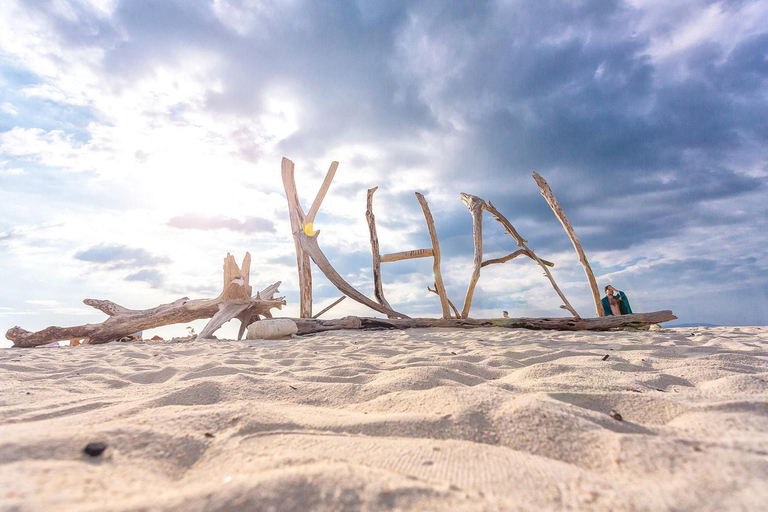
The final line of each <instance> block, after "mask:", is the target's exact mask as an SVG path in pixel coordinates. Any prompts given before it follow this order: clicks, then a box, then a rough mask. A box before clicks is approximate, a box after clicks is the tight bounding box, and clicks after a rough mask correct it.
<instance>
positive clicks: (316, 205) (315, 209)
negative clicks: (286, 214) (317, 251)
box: [305, 162, 339, 224]
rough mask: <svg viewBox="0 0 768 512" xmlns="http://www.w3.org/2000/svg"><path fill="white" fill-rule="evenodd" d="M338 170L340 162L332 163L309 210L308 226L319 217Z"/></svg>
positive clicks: (306, 221)
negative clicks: (318, 213) (321, 206)
mask: <svg viewBox="0 0 768 512" xmlns="http://www.w3.org/2000/svg"><path fill="white" fill-rule="evenodd" d="M338 168H339V162H331V167H330V168H329V169H328V172H327V173H326V175H325V179H324V180H323V184H322V185H321V186H320V190H318V191H317V195H316V196H315V200H314V202H313V203H312V206H311V207H310V208H309V213H307V218H306V220H305V223H306V224H312V223H313V222H315V216H316V215H317V212H318V210H320V204H321V203H322V202H323V199H325V194H326V192H328V188H329V187H330V186H331V181H333V177H334V176H335V175H336V169H338Z"/></svg>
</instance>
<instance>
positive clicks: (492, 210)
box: [484, 201, 579, 318]
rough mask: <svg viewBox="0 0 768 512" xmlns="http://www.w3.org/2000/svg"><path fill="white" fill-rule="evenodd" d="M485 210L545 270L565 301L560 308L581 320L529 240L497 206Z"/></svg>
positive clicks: (489, 206)
mask: <svg viewBox="0 0 768 512" xmlns="http://www.w3.org/2000/svg"><path fill="white" fill-rule="evenodd" d="M484 208H485V209H486V210H488V211H489V212H490V213H491V215H493V216H494V218H495V219H496V220H497V221H499V222H500V223H501V225H502V226H504V229H505V230H506V231H507V233H509V234H510V235H511V236H512V237H513V238H514V239H515V240H517V245H519V246H520V247H522V248H523V249H525V250H526V251H527V254H528V255H529V256H530V257H531V258H533V259H534V260H535V261H536V263H538V264H539V266H540V267H541V268H542V269H543V270H544V275H545V276H546V277H547V279H549V282H550V283H551V284H552V288H554V289H555V291H556V292H557V294H558V295H559V296H560V299H561V300H562V301H563V305H562V306H560V308H562V309H567V310H568V311H570V312H571V314H572V315H573V316H574V317H576V318H579V314H578V313H577V312H576V310H575V309H573V306H571V303H570V302H568V299H566V298H565V295H564V294H563V292H562V291H560V288H559V287H558V286H557V283H556V282H555V278H554V277H552V273H551V272H550V271H549V269H548V268H547V265H546V264H545V263H544V261H543V260H542V259H541V258H539V257H538V256H536V253H535V252H533V249H531V248H530V247H528V246H526V245H525V243H526V242H527V241H528V240H526V239H524V238H523V237H521V236H520V234H519V233H518V232H517V230H515V228H514V226H512V223H511V222H509V220H507V218H506V217H504V216H503V215H502V214H501V212H499V211H498V210H497V209H496V207H495V206H493V203H491V202H490V201H488V203H487V204H485V205H484Z"/></svg>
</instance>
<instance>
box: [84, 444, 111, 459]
mask: <svg viewBox="0 0 768 512" xmlns="http://www.w3.org/2000/svg"><path fill="white" fill-rule="evenodd" d="M106 449H107V444H106V443H88V445H87V446H86V447H85V449H84V450H83V451H84V452H85V453H86V454H88V455H90V456H91V457H98V456H99V455H101V454H102V453H104V450H106Z"/></svg>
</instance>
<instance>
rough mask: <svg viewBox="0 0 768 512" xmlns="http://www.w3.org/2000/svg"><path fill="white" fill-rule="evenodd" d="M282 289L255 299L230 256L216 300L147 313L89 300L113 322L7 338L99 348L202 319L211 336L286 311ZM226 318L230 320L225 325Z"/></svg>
mask: <svg viewBox="0 0 768 512" xmlns="http://www.w3.org/2000/svg"><path fill="white" fill-rule="evenodd" d="M249 266H250V254H247V255H246V258H245V260H244V262H243V270H246V269H247V268H248V267H249ZM279 285H280V283H279V282H278V283H275V284H273V285H271V286H269V287H268V288H266V289H265V290H263V291H262V292H259V293H258V294H257V295H256V297H251V296H250V291H251V287H250V286H249V285H248V278H247V274H243V272H241V270H240V268H239V267H238V266H237V264H236V263H235V261H234V258H233V257H232V256H230V255H229V254H227V258H226V259H225V260H224V289H223V290H222V292H221V294H220V295H219V296H218V297H216V298H215V299H196V300H190V299H189V298H187V297H183V298H181V299H179V300H177V301H174V302H172V303H170V304H163V305H160V306H158V307H156V308H152V309H144V310H132V309H128V308H125V307H123V306H120V305H118V304H115V303H114V302H112V301H108V300H96V299H85V300H84V301H83V302H84V303H85V304H87V305H89V306H92V307H94V308H96V309H98V310H100V311H103V312H104V313H106V314H107V315H109V318H107V319H106V320H105V321H104V322H102V323H100V324H86V325H79V326H76V327H56V326H52V327H47V328H45V329H43V330H41V331H37V332H30V331H26V330H24V329H22V328H21V327H13V328H12V329H9V330H8V332H7V333H6V334H5V337H6V338H8V339H9V340H11V341H12V342H13V344H14V346H16V347H35V346H37V345H45V344H46V343H51V342H53V341H59V340H70V339H80V338H88V339H89V340H90V343H91V344H98V343H108V342H110V341H114V340H117V339H120V338H122V337H124V336H128V335H130V334H132V333H135V332H138V331H143V330H145V329H152V328H154V327H161V326H163V325H171V324H178V323H187V322H191V321H192V320H199V319H201V318H210V319H211V321H210V322H209V323H208V325H207V326H206V327H205V328H204V329H203V332H201V335H202V334H203V333H206V334H207V335H208V336H210V335H212V334H213V332H214V331H215V330H216V329H218V327H220V326H221V325H222V324H223V323H224V322H226V321H227V320H229V319H231V318H234V317H235V316H237V315H238V314H242V313H243V312H244V311H250V314H249V315H248V318H247V319H245V320H244V321H245V322H249V321H250V320H251V318H253V317H254V316H258V315H263V316H271V315H270V313H269V311H270V309H272V308H277V309H282V306H283V305H285V300H284V298H283V297H277V298H275V297H273V295H274V294H275V293H276V292H277V289H278V286H279ZM223 318H226V320H223V321H222V319H223ZM216 324H218V326H216ZM214 326H216V327H215V328H214ZM200 337H202V336H200Z"/></svg>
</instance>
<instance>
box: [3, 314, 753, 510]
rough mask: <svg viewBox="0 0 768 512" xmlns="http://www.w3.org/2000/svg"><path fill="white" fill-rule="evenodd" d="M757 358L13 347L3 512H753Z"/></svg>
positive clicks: (537, 341)
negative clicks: (99, 446) (89, 451)
mask: <svg viewBox="0 0 768 512" xmlns="http://www.w3.org/2000/svg"><path fill="white" fill-rule="evenodd" d="M766 347H768V328H766V327H749V328H747V327H742V328H738V327H727V328H726V327H717V328H702V327H699V328H676V329H665V330H662V331H620V332H605V333H595V332H553V331H528V330H518V329H511V330H504V329H492V328H488V329H473V330H455V329H443V330H441V329H412V330H406V331H368V332H359V331H336V332H328V333H322V334H315V335H311V336H301V337H298V338H289V339H284V340H273V341H240V342H238V341H218V342H217V341H206V340H201V341H197V340H195V341H184V342H182V341H160V342H134V343H110V344H107V345H95V346H80V347H60V348H47V349H4V350H1V351H0V368H2V371H0V384H1V385H2V389H3V393H2V397H1V398H0V404H1V406H0V481H2V482H3V485H2V494H0V509H2V510H23V511H27V510H73V511H75V510H76V511H102V510H119V511H129V510H180V511H181V510H184V511H197V510H297V511H307V510H328V511H331V510H333V511H338V510H531V511H533V510H580V509H584V510H586V509H589V510H605V511H607V510H648V511H651V510H653V511H658V510H697V511H705V510H712V511H714V510H764V507H765V504H766V503H768V485H766V482H767V481H768V353H766ZM91 442H103V443H105V444H106V445H107V449H106V450H105V451H104V452H103V454H101V455H100V456H96V457H91V456H88V455H86V454H85V453H83V449H84V447H85V446H86V445H87V444H88V443H91Z"/></svg>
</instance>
